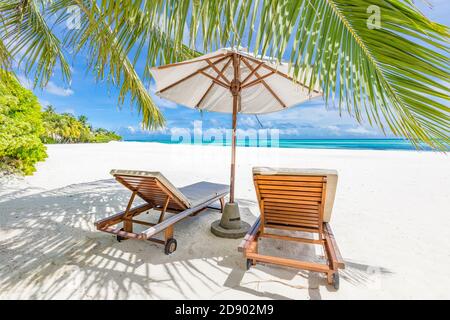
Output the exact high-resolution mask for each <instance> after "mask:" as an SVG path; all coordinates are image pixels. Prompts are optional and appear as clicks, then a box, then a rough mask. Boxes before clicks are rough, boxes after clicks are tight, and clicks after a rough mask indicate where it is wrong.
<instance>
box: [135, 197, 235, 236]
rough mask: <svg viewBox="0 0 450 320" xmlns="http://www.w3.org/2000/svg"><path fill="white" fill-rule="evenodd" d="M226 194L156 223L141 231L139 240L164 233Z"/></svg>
mask: <svg viewBox="0 0 450 320" xmlns="http://www.w3.org/2000/svg"><path fill="white" fill-rule="evenodd" d="M227 194H228V192H225V193H223V194H219V195H217V196H215V197H214V198H211V199H210V200H208V201H206V202H204V203H202V204H200V205H197V206H195V207H192V208H189V209H186V210H184V211H182V212H180V213H178V214H176V215H174V216H172V217H170V218H169V219H166V220H164V221H162V222H161V223H158V224H157V225H155V226H153V227H150V228H148V229H146V230H144V231H142V232H141V233H140V235H139V236H140V238H141V239H148V238H150V237H151V236H153V235H155V234H157V233H160V232H162V231H164V230H165V229H167V228H169V227H170V226H172V225H174V224H175V223H177V222H178V221H180V220H181V219H184V218H186V217H187V216H190V215H191V214H193V213H195V212H197V211H199V210H202V209H205V208H206V207H208V206H209V205H210V204H212V203H213V202H215V201H217V200H219V199H220V198H222V197H224V196H226V195H227Z"/></svg>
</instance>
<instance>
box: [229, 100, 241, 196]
mask: <svg viewBox="0 0 450 320" xmlns="http://www.w3.org/2000/svg"><path fill="white" fill-rule="evenodd" d="M239 94H240V93H239ZM237 110H238V95H233V120H232V123H233V124H232V129H231V130H232V131H231V174H230V203H234V181H235V179H234V178H235V175H236V123H237Z"/></svg>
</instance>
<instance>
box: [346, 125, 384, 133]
mask: <svg viewBox="0 0 450 320" xmlns="http://www.w3.org/2000/svg"><path fill="white" fill-rule="evenodd" d="M345 131H346V132H348V133H353V134H359V135H375V134H377V133H376V132H375V131H371V130H368V129H366V128H364V127H362V126H359V127H356V128H350V129H347V130H345Z"/></svg>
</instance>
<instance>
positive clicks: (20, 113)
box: [0, 70, 47, 174]
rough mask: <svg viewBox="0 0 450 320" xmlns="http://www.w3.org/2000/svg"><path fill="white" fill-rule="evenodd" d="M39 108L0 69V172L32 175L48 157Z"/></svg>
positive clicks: (24, 91)
mask: <svg viewBox="0 0 450 320" xmlns="http://www.w3.org/2000/svg"><path fill="white" fill-rule="evenodd" d="M43 133H44V127H43V125H42V116H41V106H40V105H39V102H38V99H37V98H36V96H35V95H34V94H33V93H32V92H31V91H30V90H27V89H25V88H23V87H22V86H21V85H20V83H19V82H18V81H17V79H16V78H15V77H14V75H12V74H11V73H8V72H5V71H1V70H0V170H1V171H6V172H21V173H24V174H31V173H33V172H34V171H35V168H34V165H35V164H36V162H38V161H41V160H43V159H45V158H46V157H47V153H46V152H45V146H44V144H43V143H42V141H41V140H40V139H39V136H40V135H42V134H43Z"/></svg>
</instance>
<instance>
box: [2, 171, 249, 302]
mask: <svg viewBox="0 0 450 320" xmlns="http://www.w3.org/2000/svg"><path fill="white" fill-rule="evenodd" d="M35 191H36V190H35ZM129 196H130V192H129V191H128V190H127V189H125V188H123V187H122V186H120V185H119V184H117V183H116V182H115V181H114V180H113V179H107V180H99V181H93V182H89V183H80V184H73V185H69V186H66V187H63V188H58V189H54V190H50V191H41V192H37V193H33V194H31V195H30V194H28V195H27V193H26V192H17V193H15V194H8V199H5V201H2V202H0V213H1V214H0V224H1V226H2V231H1V238H0V253H1V254H0V297H8V298H17V299H61V298H63V299H83V298H84V299H102V298H109V299H132V298H139V297H141V298H142V297H147V298H153V299H163V298H195V297H197V298H199V297H203V296H202V293H201V291H202V290H199V289H198V288H205V290H206V292H216V291H220V290H221V289H222V288H223V281H225V280H226V278H227V276H228V272H227V270H225V269H224V268H223V267H221V266H220V263H219V262H218V261H219V260H220V259H221V257H231V259H234V260H235V261H234V264H239V263H240V256H239V255H238V254H237V250H236V248H237V244H238V243H239V240H230V241H225V242H224V241H223V240H222V239H218V238H216V237H215V236H213V235H212V234H211V232H210V231H209V227H210V224H211V222H212V221H214V220H216V219H218V218H220V214H219V213H218V212H216V211H212V210H207V211H206V212H204V213H202V214H200V215H198V216H197V217H195V218H188V219H184V220H183V221H181V222H179V223H178V224H177V225H176V226H175V237H176V238H177V239H178V250H177V251H176V252H175V253H174V254H172V255H170V256H167V255H165V254H164V253H163V248H162V246H160V245H157V244H154V243H152V242H147V241H136V240H127V241H124V242H121V243H118V242H117V241H116V240H115V237H113V236H112V235H108V234H105V233H102V232H98V231H97V230H95V227H94V222H95V221H96V220H98V219H101V218H104V217H106V216H109V215H111V214H113V213H115V212H118V211H120V210H123V209H124V206H125V205H126V203H127V201H128V199H129ZM138 202H139V201H138ZM138 202H137V203H136V204H139V203H138ZM250 214H251V213H250ZM140 218H141V217H140ZM246 218H247V219H254V217H252V216H249V217H246ZM154 219H157V215H152V214H151V213H150V214H148V215H145V214H144V215H143V218H142V220H148V221H152V220H154ZM137 231H138V230H137ZM193 239H195V241H193ZM205 243H208V245H207V246H205ZM211 270H213V271H214V274H211ZM194 283H195V284H194Z"/></svg>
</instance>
